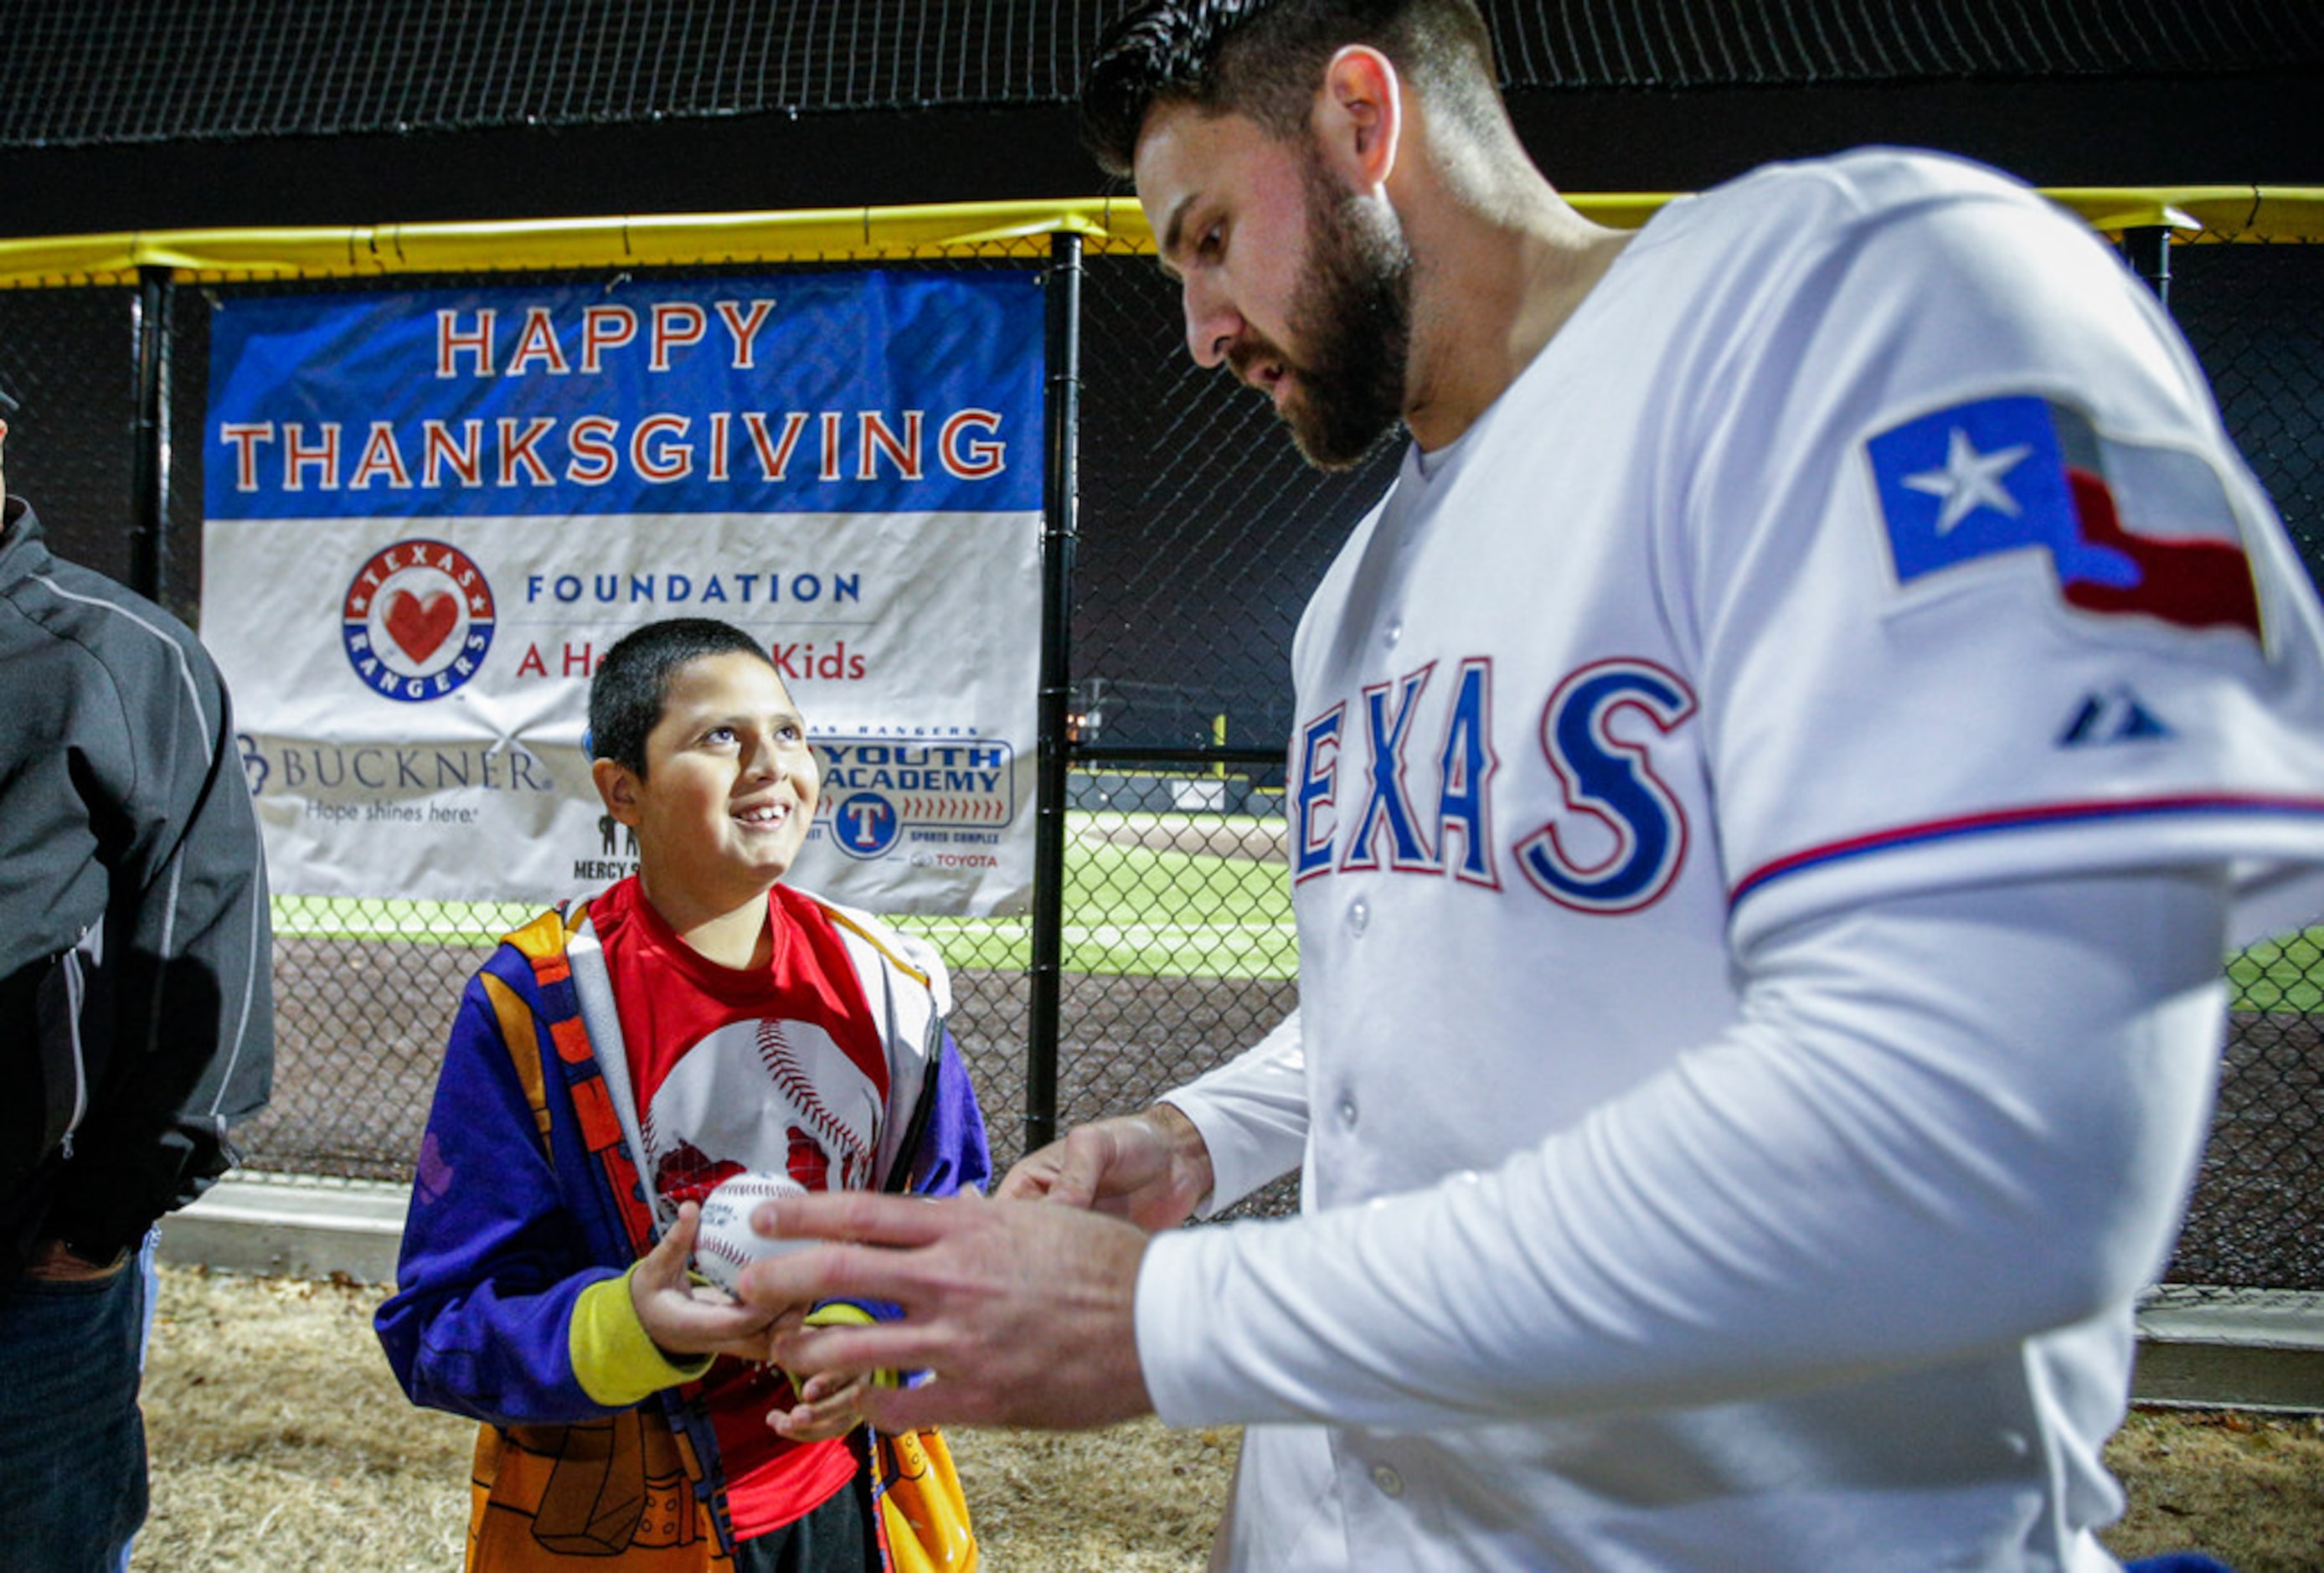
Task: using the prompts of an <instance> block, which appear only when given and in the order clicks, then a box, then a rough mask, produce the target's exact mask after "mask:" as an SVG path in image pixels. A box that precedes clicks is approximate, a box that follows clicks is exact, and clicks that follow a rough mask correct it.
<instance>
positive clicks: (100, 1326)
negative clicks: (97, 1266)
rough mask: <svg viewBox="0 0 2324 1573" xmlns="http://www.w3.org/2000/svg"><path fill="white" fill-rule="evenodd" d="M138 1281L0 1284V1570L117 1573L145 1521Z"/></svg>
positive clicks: (112, 1275) (126, 1277)
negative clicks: (138, 1395) (131, 1542)
mask: <svg viewBox="0 0 2324 1573" xmlns="http://www.w3.org/2000/svg"><path fill="white" fill-rule="evenodd" d="M145 1300H146V1288H145V1275H144V1273H143V1272H142V1271H141V1270H140V1263H139V1259H138V1254H136V1253H130V1254H124V1256H123V1257H122V1259H121V1261H120V1262H119V1263H115V1266H114V1268H113V1270H112V1271H111V1272H107V1273H106V1274H105V1275H104V1276H103V1277H101V1278H94V1279H70V1280H66V1279H40V1278H19V1279H17V1280H16V1281H15V1282H13V1283H9V1284H6V1285H5V1286H0V1573H115V1569H117V1568H119V1567H120V1566H121V1559H122V1558H123V1556H124V1554H125V1553H126V1551H127V1549H128V1545H129V1541H130V1539H131V1537H132V1536H134V1535H135V1534H136V1532H137V1528H138V1526H139V1525H140V1524H142V1523H143V1522H145V1422H144V1418H143V1416H142V1415H141V1414H140V1413H139V1412H138V1409H137V1386H138V1380H139V1375H140V1369H139V1368H140V1365H141V1360H140V1356H141V1355H142V1353H143V1349H142V1346H143V1342H144V1329H145Z"/></svg>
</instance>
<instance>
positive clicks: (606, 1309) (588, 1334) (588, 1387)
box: [567, 1268, 715, 1409]
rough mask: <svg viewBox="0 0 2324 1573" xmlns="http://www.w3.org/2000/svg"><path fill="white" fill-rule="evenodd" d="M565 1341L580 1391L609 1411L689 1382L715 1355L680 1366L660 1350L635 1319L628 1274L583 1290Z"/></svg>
mask: <svg viewBox="0 0 2324 1573" xmlns="http://www.w3.org/2000/svg"><path fill="white" fill-rule="evenodd" d="M630 1271H631V1272H635V1271H637V1270H636V1269H635V1268H632V1269H631V1270H630ZM567 1340H568V1346H569V1349H570V1352H571V1354H572V1356H573V1374H574V1375H575V1376H576V1378H578V1379H579V1380H580V1383H581V1391H582V1392H584V1393H587V1394H588V1395H589V1396H590V1398H591V1399H593V1400H595V1402H598V1403H602V1404H604V1406H605V1407H606V1408H608V1409H627V1408H628V1407H629V1406H630V1405H632V1404H633V1403H636V1402H640V1401H641V1400H642V1399H645V1398H647V1397H650V1396H651V1395H652V1394H654V1393H659V1392H660V1391H661V1390H662V1389H663V1388H665V1387H676V1386H677V1385H678V1383H681V1382H691V1381H693V1380H694V1379H695V1378H696V1377H697V1376H699V1375H701V1374H703V1373H704V1372H705V1371H707V1370H709V1369H710V1363H711V1361H712V1360H713V1359H715V1356H710V1355H705V1356H701V1357H700V1358H698V1359H696V1360H690V1361H687V1362H686V1363H685V1364H683V1365H681V1364H679V1363H678V1362H677V1361H674V1360H672V1359H671V1358H670V1357H669V1356H668V1355H666V1354H664V1353H663V1352H662V1350H661V1346H659V1345H658V1344H656V1343H655V1342H654V1341H653V1339H652V1338H650V1337H648V1336H647V1335H646V1329H645V1324H644V1323H643V1322H641V1321H640V1320H638V1309H637V1304H636V1302H635V1301H633V1300H631V1298H630V1279H629V1273H626V1272H625V1273H623V1274H622V1276H621V1277H619V1278H608V1279H606V1280H604V1282H599V1283H593V1284H591V1285H590V1286H589V1287H588V1288H586V1289H585V1290H583V1291H581V1298H580V1300H577V1301H576V1303H575V1304H574V1307H573V1325H572V1326H571V1328H568V1329H567Z"/></svg>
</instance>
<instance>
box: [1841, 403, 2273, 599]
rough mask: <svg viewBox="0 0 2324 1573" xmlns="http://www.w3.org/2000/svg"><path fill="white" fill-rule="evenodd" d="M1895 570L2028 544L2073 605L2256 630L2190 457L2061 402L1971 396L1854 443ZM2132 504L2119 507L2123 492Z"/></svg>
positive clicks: (2219, 491)
mask: <svg viewBox="0 0 2324 1573" xmlns="http://www.w3.org/2000/svg"><path fill="white" fill-rule="evenodd" d="M1865 451H1866V454H1867V457H1868V458H1870V459H1871V462H1872V477H1873V481H1874V484H1875V485H1876V486H1877V487H1878V489H1879V495H1880V511H1881V515H1882V519H1883V522H1884V523H1885V524H1886V528H1887V533H1888V546H1889V551H1890V554H1891V556H1892V557H1893V559H1894V560H1895V565H1896V578H1897V580H1898V582H1899V583H1902V584H1910V583H1912V582H1913V581H1914V580H1915V579H1917V578H1923V576H1925V575H1929V574H1934V573H1940V572H1942V571H1943V570H1944V569H1949V568H1953V567H1956V566H1958V565H1960V564H1961V563H1964V562H1969V561H1972V560H1976V559H1978V558H1982V557H1991V556H1994V555H1997V554H1998V553H2001V552H2006V551H2016V550H2018V549H2020V548H2024V547H2032V548H2035V549H2038V550H2040V551H2044V552H2046V553H2047V554H2048V555H2049V558H2050V562H2051V567H2052V570H2053V572H2054V573H2055V575H2056V578H2057V582H2058V588H2059V593H2060V595H2061V597H2062V598H2063V599H2064V600H2065V602H2066V603H2067V605H2069V606H2075V607H2078V608H2079V609H2080V610H2082V611H2085V612H2095V613H2098V614H2101V615H2121V614H2126V613H2135V614H2141V615H2145V616H2149V617H2156V618H2160V619H2162V620H2163V622H2166V623H2172V624H2176V625H2179V626H2181V627H2183V628H2217V627H2227V628H2240V629H2242V630H2244V631H2245V632H2246V633H2247V634H2250V635H2251V636H2252V637H2253V638H2254V639H2258V638H2259V637H2260V621H2259V597H2258V592H2257V590H2256V589H2255V587H2254V584H2253V580H2252V570H2251V561H2250V560H2249V559H2248V558H2246V556H2245V555H2244V550H2243V542H2242V539H2241V535H2240V532H2239V531H2238V529H2237V526H2236V517H2235V512H2234V509H2233V507H2232V505H2231V504H2229V502H2228V500H2227V493H2226V490H2225V489H2224V488H2223V487H2222V486H2221V485H2220V484H2219V479H2218V476H2217V475H2216V474H2215V473H2213V471H2212V470H2211V468H2210V467H2209V465H2208V464H2206V463H2205V462H2204V461H2203V460H2201V459H2200V458H2197V457H2195V456H2194V455H2192V454H2190V453H2181V452H2178V451H2175V450H2172V449H2160V448H2150V447H2144V446H2141V445H2137V444H2133V443H2126V442H2121V441H2117V440H2114V439H2111V438H2106V437H2101V436H2100V435H2099V434H2098V431H2097V430H2096V429H2094V428H2093V427H2092V426H2091V425H2090V423H2089V421H2088V420H2087V419H2085V418H2084V417H2083V416H2082V414H2081V413H2080V412H2079V411H2076V410H2074V409H2072V408H2070V407H2069V406H2067V405H2063V404H2058V403H2052V402H2051V401H2049V400H2046V399H2040V398H2034V397H2032V396H2030V395H2013V396H2005V397H2001V398H1993V399H1978V400H1974V401H1972V402H1970V403H1965V404H1956V405H1953V406H1951V407H1950V408H1949V409H1944V410H1939V411H1936V412H1933V413H1931V414H1927V415H1923V416H1920V417H1918V418H1916V419H1914V420H1911V421H1905V422H1904V423H1903V424H1902V425H1898V426H1893V427H1890V428H1889V429H1888V430H1886V431H1883V432H1881V433H1879V434H1878V435H1877V436H1875V437H1873V438H1872V439H1871V440H1869V441H1867V443H1866V444H1865ZM2126 497H2127V498H2130V499H2132V500H2133V502H2134V504H2135V506H2136V507H2137V508H2138V509H2139V510H2140V514H2139V516H2138V517H2136V518H2135V519H2131V520H2127V521H2126V519H2125V518H2124V516H2123V504H2122V499H2123V498H2126Z"/></svg>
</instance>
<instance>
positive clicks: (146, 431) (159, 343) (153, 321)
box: [129, 267, 193, 623]
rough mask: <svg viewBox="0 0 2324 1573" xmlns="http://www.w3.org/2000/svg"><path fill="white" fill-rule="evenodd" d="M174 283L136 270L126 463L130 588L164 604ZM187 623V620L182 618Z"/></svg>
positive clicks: (159, 272)
mask: <svg viewBox="0 0 2324 1573" xmlns="http://www.w3.org/2000/svg"><path fill="white" fill-rule="evenodd" d="M176 297H177V283H176V281H175V280H174V279H173V278H172V277H171V273H170V270H169V269H168V268H158V267H142V268H139V269H138V270H137V301H136V304H135V306H134V311H135V313H136V315H135V319H134V328H135V333H136V338H137V449H136V452H135V454H134V457H133V458H132V460H131V463H132V465H133V468H132V471H131V479H130V488H131V490H130V508H131V515H130V524H129V588H131V589H133V590H135V591H136V592H137V593H138V594H139V595H141V596H143V597H145V598H146V599H147V600H149V601H152V602H155V603H157V604H164V605H166V604H167V598H166V597H165V595H164V592H163V588H162V580H163V579H164V578H167V577H168V571H169V533H168V532H169V509H170V369H171V368H170V313H171V309H172V308H173V307H174V306H175V305H176ZM186 620H187V621H188V622H189V623H190V622H192V621H193V619H192V618H191V617H188V618H187V619H186Z"/></svg>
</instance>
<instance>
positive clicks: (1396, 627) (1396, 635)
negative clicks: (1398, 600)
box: [1380, 617, 1404, 650]
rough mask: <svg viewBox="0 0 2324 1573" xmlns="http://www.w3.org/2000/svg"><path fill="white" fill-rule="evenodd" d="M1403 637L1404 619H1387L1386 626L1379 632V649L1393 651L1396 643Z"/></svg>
mask: <svg viewBox="0 0 2324 1573" xmlns="http://www.w3.org/2000/svg"><path fill="white" fill-rule="evenodd" d="M1403 637H1404V619H1403V618H1401V617H1391V618H1389V619H1388V626H1387V627H1385V628H1383V629H1381V630H1380V648H1381V649H1383V650H1394V649H1395V648H1396V644H1397V640H1399V639H1402V638H1403Z"/></svg>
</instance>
